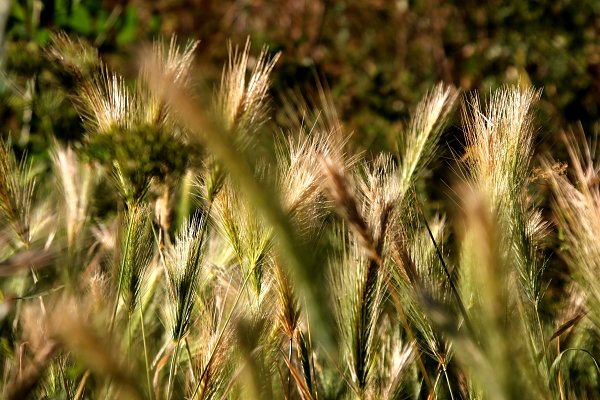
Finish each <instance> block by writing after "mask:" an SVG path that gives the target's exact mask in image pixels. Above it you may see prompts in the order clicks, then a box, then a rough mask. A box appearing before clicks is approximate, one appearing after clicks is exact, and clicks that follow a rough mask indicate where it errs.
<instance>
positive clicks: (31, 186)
mask: <svg viewBox="0 0 600 400" xmlns="http://www.w3.org/2000/svg"><path fill="white" fill-rule="evenodd" d="M34 190H35V179H34V178H33V177H32V174H31V164H30V163H28V162H27V161H26V160H25V157H23V159H22V160H21V162H20V163H17V161H16V159H15V156H14V154H13V152H12V151H11V150H10V149H9V147H8V145H7V144H6V143H5V142H4V141H2V140H0V212H1V213H2V217H3V219H4V220H5V221H6V222H7V223H8V224H9V225H10V227H11V228H12V230H13V232H14V233H15V235H16V236H17V237H18V238H19V240H20V242H21V243H22V244H23V245H25V246H29V244H30V242H31V205H32V203H33V194H34Z"/></svg>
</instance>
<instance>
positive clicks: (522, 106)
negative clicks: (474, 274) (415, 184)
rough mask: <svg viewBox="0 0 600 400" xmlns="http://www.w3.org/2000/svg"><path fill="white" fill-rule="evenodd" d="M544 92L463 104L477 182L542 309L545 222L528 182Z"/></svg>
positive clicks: (505, 93) (501, 94) (508, 93)
mask: <svg viewBox="0 0 600 400" xmlns="http://www.w3.org/2000/svg"><path fill="white" fill-rule="evenodd" d="M539 95H540V93H539V92H538V91H536V90H533V89H525V90H521V89H518V88H514V87H504V88H501V89H498V90H497V91H495V92H494V93H492V96H491V98H490V100H489V102H488V104H487V107H486V108H485V109H483V108H482V107H481V106H480V104H479V100H478V99H477V97H476V96H473V97H472V98H471V101H470V104H465V105H464V107H463V116H464V119H465V136H466V141H467V152H466V156H465V162H466V165H467V166H468V175H469V176H470V181H471V184H472V186H473V187H474V188H475V189H476V190H478V191H480V192H481V193H483V194H484V195H485V196H486V197H488V199H489V200H488V203H489V205H490V211H491V213H493V214H496V215H497V218H499V221H498V222H499V224H500V226H501V227H502V228H503V232H506V233H507V235H506V237H505V238H503V240H506V241H507V246H508V248H511V249H512V250H513V253H514V256H513V262H514V264H515V266H516V267H517V272H518V273H519V276H520V280H521V283H522V287H523V290H524V293H525V295H526V297H527V298H528V299H529V300H530V301H531V302H532V303H533V304H534V306H535V307H537V304H538V303H539V301H540V300H541V296H542V295H543V293H542V281H541V278H542V274H543V272H544V266H545V263H544V262H543V260H542V259H541V257H540V253H539V250H540V244H541V242H540V241H538V240H537V239H536V238H535V235H537V234H539V232H540V231H539V229H538V228H536V227H535V226H536V225H538V227H539V228H541V227H542V226H543V225H541V222H540V221H539V220H538V217H536V215H537V214H536V212H535V211H534V210H533V209H532V207H531V204H530V202H528V201H527V199H528V196H527V187H526V185H527V183H528V181H529V177H530V169H529V166H530V162H531V158H532V154H533V145H534V133H535V132H534V129H533V126H532V116H531V107H532V105H533V103H534V102H535V101H536V100H537V99H538V98H539Z"/></svg>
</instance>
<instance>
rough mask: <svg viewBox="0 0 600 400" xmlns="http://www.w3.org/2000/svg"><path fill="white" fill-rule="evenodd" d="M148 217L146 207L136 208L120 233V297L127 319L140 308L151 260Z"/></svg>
mask: <svg viewBox="0 0 600 400" xmlns="http://www.w3.org/2000/svg"><path fill="white" fill-rule="evenodd" d="M150 217H151V213H150V209H149V207H148V206H147V205H143V204H140V205H137V206H134V207H132V208H130V209H129V210H127V213H126V215H125V221H124V223H123V227H122V228H121V229H122V232H121V249H120V251H121V263H120V269H119V283H118V286H119V288H120V291H121V293H120V295H121V296H122V297H123V300H124V301H125V303H126V305H127V311H128V312H129V315H131V314H133V312H134V311H135V310H136V309H137V307H138V306H140V302H141V298H142V296H143V290H144V286H145V284H146V279H147V273H148V267H149V264H150V261H151V260H152V257H153V256H154V239H153V235H152V226H151V224H152V221H151V219H150Z"/></svg>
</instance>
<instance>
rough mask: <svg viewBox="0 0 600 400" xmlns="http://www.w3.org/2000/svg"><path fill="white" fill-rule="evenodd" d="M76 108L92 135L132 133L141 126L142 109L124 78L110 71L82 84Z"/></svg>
mask: <svg viewBox="0 0 600 400" xmlns="http://www.w3.org/2000/svg"><path fill="white" fill-rule="evenodd" d="M76 105H78V106H79V107H78V108H79V112H80V114H81V117H82V119H83V121H84V125H85V126H86V129H87V131H88V132H89V133H90V134H96V133H100V134H102V133H108V132H110V131H111V130H112V129H114V128H120V129H130V128H131V127H133V126H137V125H138V124H140V122H141V118H140V117H141V115H140V111H141V110H143V108H142V106H141V105H140V104H139V100H138V98H137V97H136V94H135V93H132V92H131V90H130V89H129V88H128V87H127V85H126V84H125V81H124V79H123V78H122V77H121V76H119V75H117V74H115V73H111V72H110V71H109V70H108V69H107V68H103V69H102V70H101V72H100V73H98V74H97V75H95V76H93V77H92V78H90V79H89V80H87V81H85V82H84V83H83V84H82V86H81V88H80V89H79V97H78V102H77V103H76Z"/></svg>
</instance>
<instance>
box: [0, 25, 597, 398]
mask: <svg viewBox="0 0 600 400" xmlns="http://www.w3.org/2000/svg"><path fill="white" fill-rule="evenodd" d="M196 46H197V43H196V42H189V43H188V44H187V45H185V46H183V47H179V46H178V45H177V41H176V39H174V38H173V39H171V41H169V42H168V43H167V42H165V43H163V42H157V43H155V44H154V46H152V47H149V48H148V50H147V52H146V53H144V54H143V55H142V57H141V58H142V60H141V64H140V65H141V69H140V76H139V78H138V79H137V80H134V81H132V82H129V81H127V80H126V79H125V78H123V77H122V76H120V75H119V73H118V72H116V71H112V70H110V69H109V68H108V67H107V66H106V64H105V63H104V62H103V61H102V60H101V59H100V57H99V55H98V52H97V51H96V50H95V49H93V48H91V47H89V46H88V45H86V44H85V43H84V42H82V41H78V40H74V39H71V38H69V37H67V36H66V35H58V36H55V37H54V38H53V40H52V45H51V46H50V48H49V50H48V59H49V60H50V61H52V62H55V63H57V64H58V65H60V66H62V68H64V70H65V73H68V74H71V75H72V76H73V78H74V80H75V81H76V82H77V84H76V85H75V88H74V92H73V93H69V95H70V96H71V97H72V100H73V102H74V104H75V105H76V107H77V109H78V111H79V112H80V114H81V120H82V127H83V129H85V138H84V139H83V141H82V142H81V143H58V142H56V141H55V142H54V144H53V148H52V149H50V151H49V154H50V157H49V160H50V161H49V162H50V164H49V165H48V166H47V168H44V164H43V163H44V161H43V160H39V159H35V160H34V159H32V158H30V157H28V156H27V155H25V156H23V158H22V160H21V161H18V159H17V157H16V156H15V151H14V149H15V148H14V147H13V144H12V143H11V141H10V140H4V141H2V142H1V143H0V173H1V175H0V214H1V216H2V224H1V230H0V257H1V259H0V277H2V281H1V282H0V300H1V303H0V351H1V352H2V355H3V357H2V359H1V360H2V361H1V365H0V371H1V372H2V384H1V390H2V394H3V396H4V397H6V398H8V399H23V398H36V399H37V398H40V399H41V398H69V399H105V398H106V399H112V398H123V399H131V398H140V399H142V398H148V399H163V398H164V399H184V398H186V399H221V398H228V399H229V398H231V399H233V398H240V399H252V398H255V399H269V398H284V399H338V398H340V399H341V398H359V399H412V398H414V399H452V400H454V399H456V400H458V399H516V398H527V399H538V398H539V399H547V398H560V399H566V398H573V399H575V398H594V393H597V392H598V390H599V389H600V386H599V379H598V374H599V373H600V371H599V368H598V364H597V361H596V360H597V358H598V357H597V355H598V351H599V349H600V339H599V338H600V331H599V328H600V279H599V278H598V276H599V275H598V273H599V272H600V271H599V268H600V265H599V264H598V263H599V261H598V259H599V256H600V244H599V243H600V242H598V239H599V238H600V213H599V207H598V205H599V204H600V192H599V186H598V185H599V182H600V180H599V178H598V165H597V160H596V154H595V150H594V148H593V146H592V147H590V146H589V145H587V144H585V143H584V142H583V140H579V139H577V140H576V139H573V136H574V135H573V134H570V133H569V134H565V137H566V143H567V149H568V152H569V155H570V157H571V159H570V160H569V166H568V167H567V168H562V167H557V165H562V164H557V161H556V160H553V159H552V156H551V155H548V154H545V155H543V157H542V158H541V162H540V163H539V165H538V166H536V172H535V174H534V173H533V166H534V165H535V164H536V163H537V162H538V161H537V160H536V158H535V157H534V156H535V154H534V153H535V143H536V140H537V139H536V135H535V133H536V129H535V126H536V124H535V114H534V112H533V111H534V110H535V102H536V101H537V99H538V98H539V92H538V91H536V90H534V89H522V88H517V87H502V88H499V89H497V90H496V91H494V92H492V93H491V94H490V95H489V96H488V97H487V98H486V100H480V98H479V96H478V95H476V94H475V95H469V94H467V95H465V96H464V97H463V98H462V100H460V95H459V92H458V91H457V90H456V89H455V88H453V87H452V86H449V85H445V84H441V83H440V84H438V85H436V86H435V87H434V88H432V89H431V90H430V91H429V92H427V93H426V94H425V95H424V96H423V99H422V100H421V102H420V103H419V104H417V105H416V106H415V109H414V113H413V116H412V117H411V119H410V120H409V121H408V122H407V124H406V129H405V130H404V131H403V133H402V134H401V135H399V136H398V137H396V138H393V143H392V146H391V148H393V149H395V152H394V153H387V152H377V153H375V154H373V153H372V152H367V151H359V152H357V151H356V150H352V149H351V146H349V145H348V143H349V141H350V140H351V137H350V133H349V132H346V131H345V128H344V124H343V123H342V122H341V121H340V120H339V119H338V116H337V113H336V112H335V108H334V105H333V104H332V101H331V98H330V96H329V95H328V93H327V90H326V88H325V86H324V85H322V84H321V83H319V82H317V83H316V86H317V93H318V96H317V99H304V98H302V96H301V95H300V94H298V93H294V94H291V95H290V96H289V97H288V98H287V99H286V100H285V101H284V102H283V103H284V109H282V110H278V109H274V108H273V104H274V102H272V101H271V100H270V74H271V71H272V70H273V69H274V68H277V61H278V59H279V57H280V55H279V54H274V55H271V54H270V52H269V50H268V48H266V47H264V48H263V49H262V50H261V51H260V53H259V55H258V56H253V52H252V51H251V45H250V41H247V42H246V44H245V45H244V46H243V47H238V46H236V45H233V44H228V46H229V47H228V49H229V61H228V62H227V63H226V65H225V66H224V68H223V74H222V78H221V81H220V83H218V84H217V87H216V88H215V90H214V92H213V93H212V94H208V93H206V92H203V91H202V90H201V89H200V90H197V88H198V87H202V85H195V83H197V82H198V81H201V79H202V76H201V71H200V72H194V71H193V68H192V67H193V61H194V50H195V48H196ZM198 74H199V75H200V76H197V75H198ZM457 103H461V104H462V109H463V112H462V126H463V131H464V135H465V139H466V146H465V149H464V152H463V153H462V154H459V155H457V156H456V157H455V158H456V159H454V160H451V161H450V163H451V164H452V166H453V168H455V169H456V170H457V171H459V173H458V174H457V175H458V177H457V179H458V180H460V182H457V184H456V186H455V188H454V193H455V194H457V195H458V196H454V197H449V198H453V199H454V200H447V201H455V202H456V203H455V204H446V203H444V201H442V202H441V203H440V202H438V203H436V205H435V207H434V206H433V204H432V203H431V202H429V200H428V195H429V194H430V193H431V191H430V190H428V186H429V185H440V186H442V185H443V187H448V183H447V182H439V181H438V180H437V176H436V175H435V174H434V175H431V174H430V172H431V170H432V168H433V167H434V166H435V165H440V164H443V162H448V157H447V156H448V155H450V154H452V152H451V151H449V150H447V149H446V148H445V147H446V146H445V143H446V142H447V141H446V137H445V135H447V134H448V133H447V130H446V128H447V127H448V125H449V124H453V125H455V126H458V125H460V123H459V122H458V116H457V115H455V114H456V113H455V112H454V111H455V108H456V106H457ZM276 113H281V114H276ZM274 115H281V116H284V118H285V120H286V123H284V124H283V125H282V126H279V125H278V124H277V123H276V122H275V121H277V120H278V119H275V118H273V116H274ZM280 119H281V118H280ZM354 134H355V135H359V134H360V132H354ZM448 139H449V138H448ZM448 141H449V140H448ZM38 164H39V165H38ZM534 175H535V179H533V178H532V177H534ZM534 180H537V182H534ZM540 182H541V185H542V186H541V187H542V189H545V190H548V191H549V193H550V194H549V195H550V196H551V199H552V201H551V203H552V208H551V210H544V209H541V208H540V205H538V204H536V203H535V202H534V201H533V199H538V198H540V196H539V194H540V193H541V192H538V191H540V190H541V189H540V186H538V185H539V184H540ZM448 191H450V189H448ZM456 206H458V207H456ZM453 209H455V210H458V211H448V210H453ZM553 243H557V244H553ZM562 262H564V263H565V264H566V268H568V269H567V271H568V272H569V275H565V277H564V279H565V282H564V284H563V285H555V286H552V288H553V289H552V290H553V291H554V292H553V301H548V299H547V294H546V290H547V288H549V287H550V286H551V285H552V282H551V281H550V278H549V274H548V270H549V268H553V267H555V266H557V265H558V266H560V265H561V263H562ZM560 272H561V273H563V272H564V271H560Z"/></svg>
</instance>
